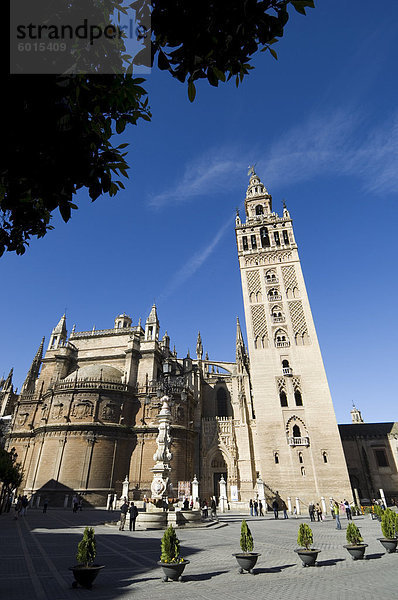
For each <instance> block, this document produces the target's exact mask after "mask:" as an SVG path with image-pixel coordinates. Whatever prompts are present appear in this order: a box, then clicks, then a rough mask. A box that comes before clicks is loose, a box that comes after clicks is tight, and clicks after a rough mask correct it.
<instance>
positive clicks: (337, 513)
mask: <svg viewBox="0 0 398 600" xmlns="http://www.w3.org/2000/svg"><path fill="white" fill-rule="evenodd" d="M333 512H334V518H335V520H336V529H341V523H340V507H339V505H338V503H337V502H336V500H335V501H334V505H333Z"/></svg>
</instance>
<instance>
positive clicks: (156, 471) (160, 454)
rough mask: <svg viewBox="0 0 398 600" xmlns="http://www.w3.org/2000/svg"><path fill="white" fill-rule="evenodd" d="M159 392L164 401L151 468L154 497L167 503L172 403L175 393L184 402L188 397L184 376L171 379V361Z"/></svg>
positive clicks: (165, 367)
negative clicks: (153, 463)
mask: <svg viewBox="0 0 398 600" xmlns="http://www.w3.org/2000/svg"><path fill="white" fill-rule="evenodd" d="M157 393H158V397H160V400H161V402H162V407H161V409H160V412H159V414H158V415H157V417H156V420H157V422H158V429H159V432H158V436H157V438H156V445H157V450H156V452H155V454H154V455H153V460H154V461H155V466H154V467H152V469H151V471H152V473H153V479H152V483H151V492H152V498H153V499H154V500H155V501H156V502H159V501H160V500H163V502H165V503H166V504H167V498H168V496H169V486H170V472H171V466H170V461H171V459H172V458H173V455H172V453H171V452H170V446H171V441H172V440H171V435H170V423H171V412H170V405H171V403H172V402H173V394H174V393H179V394H180V397H181V400H182V401H183V402H185V401H186V399H187V393H186V391H185V381H184V378H183V377H178V378H177V377H176V378H175V379H174V380H173V381H172V380H171V363H170V362H169V361H165V362H164V363H163V379H162V380H161V381H159V382H157Z"/></svg>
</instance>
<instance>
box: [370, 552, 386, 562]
mask: <svg viewBox="0 0 398 600" xmlns="http://www.w3.org/2000/svg"><path fill="white" fill-rule="evenodd" d="M382 556H384V552H375V553H374V554H366V556H365V559H366V560H374V559H377V558H381V557H382Z"/></svg>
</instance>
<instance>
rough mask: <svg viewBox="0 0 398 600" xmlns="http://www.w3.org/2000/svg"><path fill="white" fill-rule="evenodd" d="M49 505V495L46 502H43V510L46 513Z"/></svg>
mask: <svg viewBox="0 0 398 600" xmlns="http://www.w3.org/2000/svg"><path fill="white" fill-rule="evenodd" d="M47 507H48V498H47V496H46V497H45V498H44V502H43V512H44V513H46V512H47Z"/></svg>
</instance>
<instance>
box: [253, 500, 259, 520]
mask: <svg viewBox="0 0 398 600" xmlns="http://www.w3.org/2000/svg"><path fill="white" fill-rule="evenodd" d="M253 509H254V516H255V517H258V502H257V500H255V501H254V502H253Z"/></svg>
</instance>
